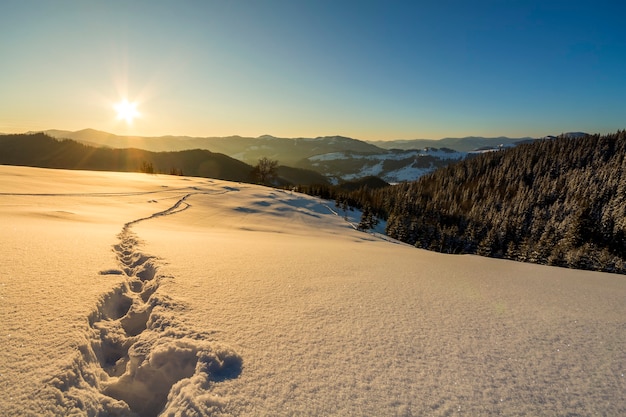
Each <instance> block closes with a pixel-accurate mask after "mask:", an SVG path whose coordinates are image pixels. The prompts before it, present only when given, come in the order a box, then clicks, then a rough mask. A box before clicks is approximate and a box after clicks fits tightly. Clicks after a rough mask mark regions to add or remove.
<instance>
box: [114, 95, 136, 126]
mask: <svg viewBox="0 0 626 417" xmlns="http://www.w3.org/2000/svg"><path fill="white" fill-rule="evenodd" d="M113 108H114V109H115V111H116V112H117V118H118V120H126V123H128V124H132V123H133V120H134V119H135V118H137V117H139V112H138V111H137V103H129V102H128V100H126V99H124V100H122V101H120V102H119V103H117V104H116V105H114V106H113Z"/></svg>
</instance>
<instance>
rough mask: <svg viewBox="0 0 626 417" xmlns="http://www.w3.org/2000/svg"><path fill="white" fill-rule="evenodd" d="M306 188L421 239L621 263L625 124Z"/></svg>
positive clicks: (608, 265)
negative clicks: (350, 186)
mask: <svg viewBox="0 0 626 417" xmlns="http://www.w3.org/2000/svg"><path fill="white" fill-rule="evenodd" d="M305 191H312V192H313V193H314V194H318V195H321V196H323V197H326V198H334V199H336V200H337V202H338V203H340V204H349V205H352V206H355V207H360V208H362V207H366V206H369V207H370V208H371V210H372V211H373V212H374V213H375V214H376V215H377V216H379V217H381V218H385V219H387V234H388V235H389V236H390V237H393V238H396V239H398V240H401V241H403V242H406V243H410V244H412V245H415V246H417V247H419V248H424V249H430V250H434V251H438V252H444V253H453V254H461V253H466V254H478V255H483V256H489V257H495V258H505V259H513V260H518V261H525V262H532V263H539V264H548V265H556V266H563V267H569V268H577V269H589V270H599V271H606V272H618V273H626V131H619V132H617V133H615V134H610V135H605V136H600V135H588V136H586V137H581V138H568V137H559V138H556V139H546V140H540V141H536V142H533V143H530V144H523V145H519V146H517V147H514V148H510V149H506V150H501V151H497V152H489V153H483V154H480V155H478V156H476V157H474V158H470V159H466V160H464V161H461V162H459V163H456V164H453V165H449V166H447V167H445V168H441V169H439V170H437V171H435V172H434V173H432V174H430V175H427V176H424V177H422V178H420V179H419V180H418V181H415V182H409V183H401V184H398V185H393V186H389V187H383V188H377V189H368V188H367V187H362V188H360V189H358V190H356V191H350V192H346V191H342V190H341V189H332V190H329V189H328V188H327V187H319V189H315V190H310V189H309V190H305Z"/></svg>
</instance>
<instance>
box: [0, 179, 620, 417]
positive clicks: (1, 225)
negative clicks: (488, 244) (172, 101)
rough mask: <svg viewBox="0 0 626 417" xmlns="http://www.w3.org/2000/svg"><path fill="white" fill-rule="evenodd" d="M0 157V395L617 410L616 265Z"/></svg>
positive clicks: (94, 406) (339, 408)
mask: <svg viewBox="0 0 626 417" xmlns="http://www.w3.org/2000/svg"><path fill="white" fill-rule="evenodd" d="M0 175H2V178H3V180H2V182H1V183H0V219H1V222H0V235H1V236H2V239H0V320H2V326H0V346H1V347H2V350H3V355H0V390H2V392H3V393H5V395H4V396H2V397H1V398H0V415H11V416H21V415H24V416H35V415H50V416H60V415H76V416H79V415H100V416H103V415H117V416H132V415H139V416H153V415H162V416H205V415H217V416H220V415H221V416H235V415H237V416H291V415H311V416H313V415H329V416H340V415H360V416H366V415H390V416H394V415H396V416H410V415H433V416H444V415H505V416H535V415H568V414H571V415H621V414H625V413H626V401H625V400H624V398H623V392H625V391H626V380H625V378H624V373H625V369H624V368H625V364H626V354H625V353H624V349H623V346H624V345H625V343H626V332H625V331H624V330H626V329H625V327H624V323H625V322H624V317H626V315H625V313H626V306H625V304H624V302H623V300H624V299H625V296H626V282H625V280H624V277H622V276H618V275H609V274H602V273H594V272H588V271H573V270H564V269H558V268H551V267H545V266H537V265H529V264H521V263H513V262H509V261H501V260H494V259H485V258H480V257H476V256H449V255H441V254H436V253H431V252H426V251H421V250H417V249H415V248H412V247H408V246H406V245H402V244H396V243H390V242H386V241H382V240H380V239H378V238H376V237H375V236H373V235H370V234H366V233H361V232H357V231H355V230H354V229H353V227H352V226H351V225H350V224H349V223H347V222H346V221H345V220H343V219H342V218H341V216H338V215H335V214H333V213H332V212H330V211H329V209H328V207H327V206H326V204H328V203H326V202H323V201H320V200H318V199H314V198H310V197H307V196H303V195H299V194H296V193H290V192H285V191H280V190H272V189H268V188H264V187H257V186H252V185H246V184H235V183H228V182H223V181H213V180H207V179H200V178H196V179H190V178H178V177H169V176H159V175H156V176H152V175H145V174H116V173H97V172H78V171H61V170H40V169H35V168H21V167H0Z"/></svg>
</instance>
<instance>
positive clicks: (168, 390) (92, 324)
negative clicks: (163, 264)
mask: <svg viewBox="0 0 626 417" xmlns="http://www.w3.org/2000/svg"><path fill="white" fill-rule="evenodd" d="M192 194H199V193H191V194H186V195H185V196H184V197H182V198H181V199H179V200H178V201H177V202H176V203H175V204H174V205H173V206H171V207H170V208H168V209H167V210H165V211H162V212H158V213H155V214H153V215H151V216H149V217H146V218H141V219H137V220H133V221H131V222H128V223H126V224H125V225H124V227H123V229H122V232H121V233H120V234H119V236H118V237H119V243H118V244H116V245H114V247H113V249H114V251H115V253H116V256H117V259H118V262H119V269H109V270H104V271H101V272H100V273H101V274H102V275H110V274H116V275H124V277H125V280H124V282H122V284H121V285H119V286H118V287H117V288H115V289H114V290H112V291H111V292H109V293H108V294H106V295H105V296H104V297H103V298H102V300H101V302H100V303H99V305H98V307H97V308H96V310H95V311H94V312H93V313H92V314H91V315H90V316H89V320H88V321H89V335H88V338H89V343H87V344H86V345H84V346H81V347H79V351H80V353H81V355H80V357H79V358H78V359H77V360H76V361H75V364H74V368H75V369H74V370H73V371H72V372H65V373H64V374H61V375H60V376H58V377H56V378H54V379H53V381H52V383H53V384H54V385H56V386H57V388H59V389H60V390H61V391H62V392H63V396H64V398H65V402H66V403H67V404H69V405H68V409H69V408H73V409H76V408H79V409H82V410H83V411H85V412H87V414H89V415H94V414H95V415H111V414H112V415H119V416H140V417H151V416H157V415H164V416H165V415H170V414H171V415H173V413H174V412H176V411H179V412H180V411H181V410H180V408H181V407H191V408H192V409H194V410H197V411H201V414H209V413H210V412H211V411H212V410H215V409H216V408H221V407H222V406H223V405H224V404H223V403H222V401H221V400H219V399H218V398H216V397H212V396H210V389H211V386H212V385H213V384H216V383H219V382H220V381H223V380H225V379H229V378H235V377H237V376H238V375H239V373H240V372H241V368H242V358H241V357H240V356H239V355H238V354H237V353H236V352H234V351H233V350H232V349H230V348H228V347H226V346H223V345H221V344H219V343H218V342H216V341H215V340H214V339H213V337H214V336H213V335H212V334H211V333H207V332H199V331H195V330H193V329H190V328H188V327H187V326H186V325H185V324H184V323H182V322H181V321H180V320H179V319H178V318H177V316H179V314H177V313H180V312H181V311H183V310H184V309H185V306H184V305H183V304H181V303H178V302H176V301H175V300H173V299H172V298H170V297H168V296H167V295H166V294H161V293H160V292H159V287H160V284H161V282H163V281H164V280H172V279H174V277H171V276H166V275H163V274H161V273H159V259H158V258H157V257H155V256H152V255H148V254H145V253H143V252H142V251H141V249H140V246H141V242H140V240H139V238H138V237H137V236H136V235H135V234H134V233H133V232H132V230H131V228H132V226H133V225H134V224H136V223H138V222H141V221H145V220H149V219H154V218H157V217H160V216H167V215H172V214H175V213H179V212H181V211H183V210H186V209H188V208H189V207H190V205H189V204H188V203H186V201H185V200H186V199H187V198H188V197H189V196H191V195H192Z"/></svg>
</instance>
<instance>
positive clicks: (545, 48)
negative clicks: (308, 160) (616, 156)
mask: <svg viewBox="0 0 626 417" xmlns="http://www.w3.org/2000/svg"><path fill="white" fill-rule="evenodd" d="M624 4H625V3H623V2H622V1H618V0H615V1H602V0H600V1H594V2H591V1H576V2H574V1H549V0H547V1H515V0H501V1H481V0H477V1H448V0H440V1H417V0H415V1H367V0H363V1H341V0H335V1H324V0H315V1H308V0H301V1H287V0H285V1H280V0H267V1H260V0H256V1H255V0H251V1H227V0H223V1H213V0H206V1H180V2H174V1H115V0H113V1H67V0H57V1H33V0H17V1H14V0H8V1H7V0H5V1H3V2H2V3H1V4H0V21H1V22H2V24H1V25H0V57H1V59H2V69H1V70H0V132H5V133H13V132H25V131H32V130H35V131H39V130H46V129H66V130H79V129H84V128H94V129H98V130H105V131H108V132H112V133H117V134H134V135H145V136H161V135H170V134H171V135H188V136H229V135H241V136H260V135H263V134H271V135H274V136H280V137H316V136H325V135H335V134H338V135H344V136H349V137H353V138H357V139H365V140H386V139H417V138H433V139H438V138H442V137H462V136H470V135H476V136H501V135H503V136H510V137H521V136H543V135H548V134H559V133H562V132H567V131H586V132H590V133H596V132H599V133H609V132H614V131H616V130H618V129H622V128H626V100H625V99H624V97H626V29H624V21H625V18H626V5H624ZM123 99H127V100H128V101H129V102H136V103H137V111H139V113H140V114H141V116H140V117H139V118H137V119H135V120H134V121H133V123H132V124H130V125H129V124H128V123H127V122H126V121H125V120H118V119H117V118H116V113H115V110H114V106H115V105H116V104H117V103H119V102H120V101H121V100H123Z"/></svg>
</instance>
